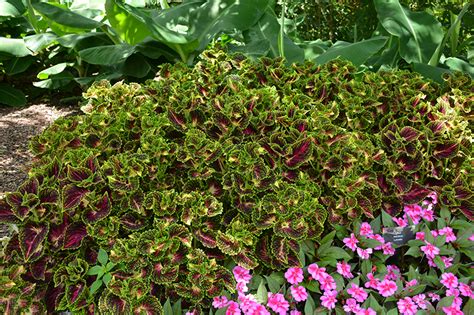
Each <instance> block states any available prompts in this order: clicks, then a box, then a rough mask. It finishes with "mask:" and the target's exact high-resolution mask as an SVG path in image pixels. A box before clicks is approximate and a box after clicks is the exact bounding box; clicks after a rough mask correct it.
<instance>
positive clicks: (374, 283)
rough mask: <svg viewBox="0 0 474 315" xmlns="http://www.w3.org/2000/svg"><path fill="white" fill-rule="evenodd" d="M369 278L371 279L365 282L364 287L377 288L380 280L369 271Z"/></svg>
mask: <svg viewBox="0 0 474 315" xmlns="http://www.w3.org/2000/svg"><path fill="white" fill-rule="evenodd" d="M367 278H369V281H367V282H366V283H365V284H364V287H366V288H372V289H377V287H378V285H379V283H380V280H379V279H377V278H375V277H374V275H373V274H372V273H368V274H367Z"/></svg>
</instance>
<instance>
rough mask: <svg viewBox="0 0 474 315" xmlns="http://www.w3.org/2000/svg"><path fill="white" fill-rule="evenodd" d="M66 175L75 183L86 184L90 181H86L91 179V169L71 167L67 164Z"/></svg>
mask: <svg viewBox="0 0 474 315" xmlns="http://www.w3.org/2000/svg"><path fill="white" fill-rule="evenodd" d="M67 177H68V179H69V180H70V181H71V182H73V183H76V184H77V185H81V186H88V185H89V184H90V183H89V182H87V181H88V180H89V179H91V177H92V171H91V170H90V169H88V168H85V167H72V166H70V165H68V167H67Z"/></svg>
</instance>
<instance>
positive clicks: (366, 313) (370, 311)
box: [355, 307, 377, 315]
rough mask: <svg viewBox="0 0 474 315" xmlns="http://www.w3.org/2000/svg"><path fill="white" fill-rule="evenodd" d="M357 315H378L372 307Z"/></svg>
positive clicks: (358, 312) (363, 309)
mask: <svg viewBox="0 0 474 315" xmlns="http://www.w3.org/2000/svg"><path fill="white" fill-rule="evenodd" d="M355 314H356V315H377V313H376V312H375V311H374V310H373V309H372V308H370V307H369V308H367V309H365V308H361V309H360V310H358V311H357V312H356V313H355Z"/></svg>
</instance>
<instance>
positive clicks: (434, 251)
mask: <svg viewBox="0 0 474 315" xmlns="http://www.w3.org/2000/svg"><path fill="white" fill-rule="evenodd" d="M425 243H426V245H425V246H421V247H420V249H421V251H422V252H423V253H425V255H426V256H427V257H429V258H431V259H433V258H435V256H436V255H438V254H439V248H438V247H436V246H434V245H433V244H430V243H428V242H427V241H425Z"/></svg>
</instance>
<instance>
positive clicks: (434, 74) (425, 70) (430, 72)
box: [412, 62, 452, 84]
mask: <svg viewBox="0 0 474 315" xmlns="http://www.w3.org/2000/svg"><path fill="white" fill-rule="evenodd" d="M412 66H413V70H414V71H416V72H418V73H420V74H421V75H422V76H424V77H425V78H427V79H431V80H433V81H435V82H438V83H440V84H442V83H444V80H443V75H444V74H445V73H448V74H450V73H452V72H451V71H450V70H448V69H444V68H440V67H433V66H430V65H428V64H424V63H417V62H414V63H413V64H412Z"/></svg>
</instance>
